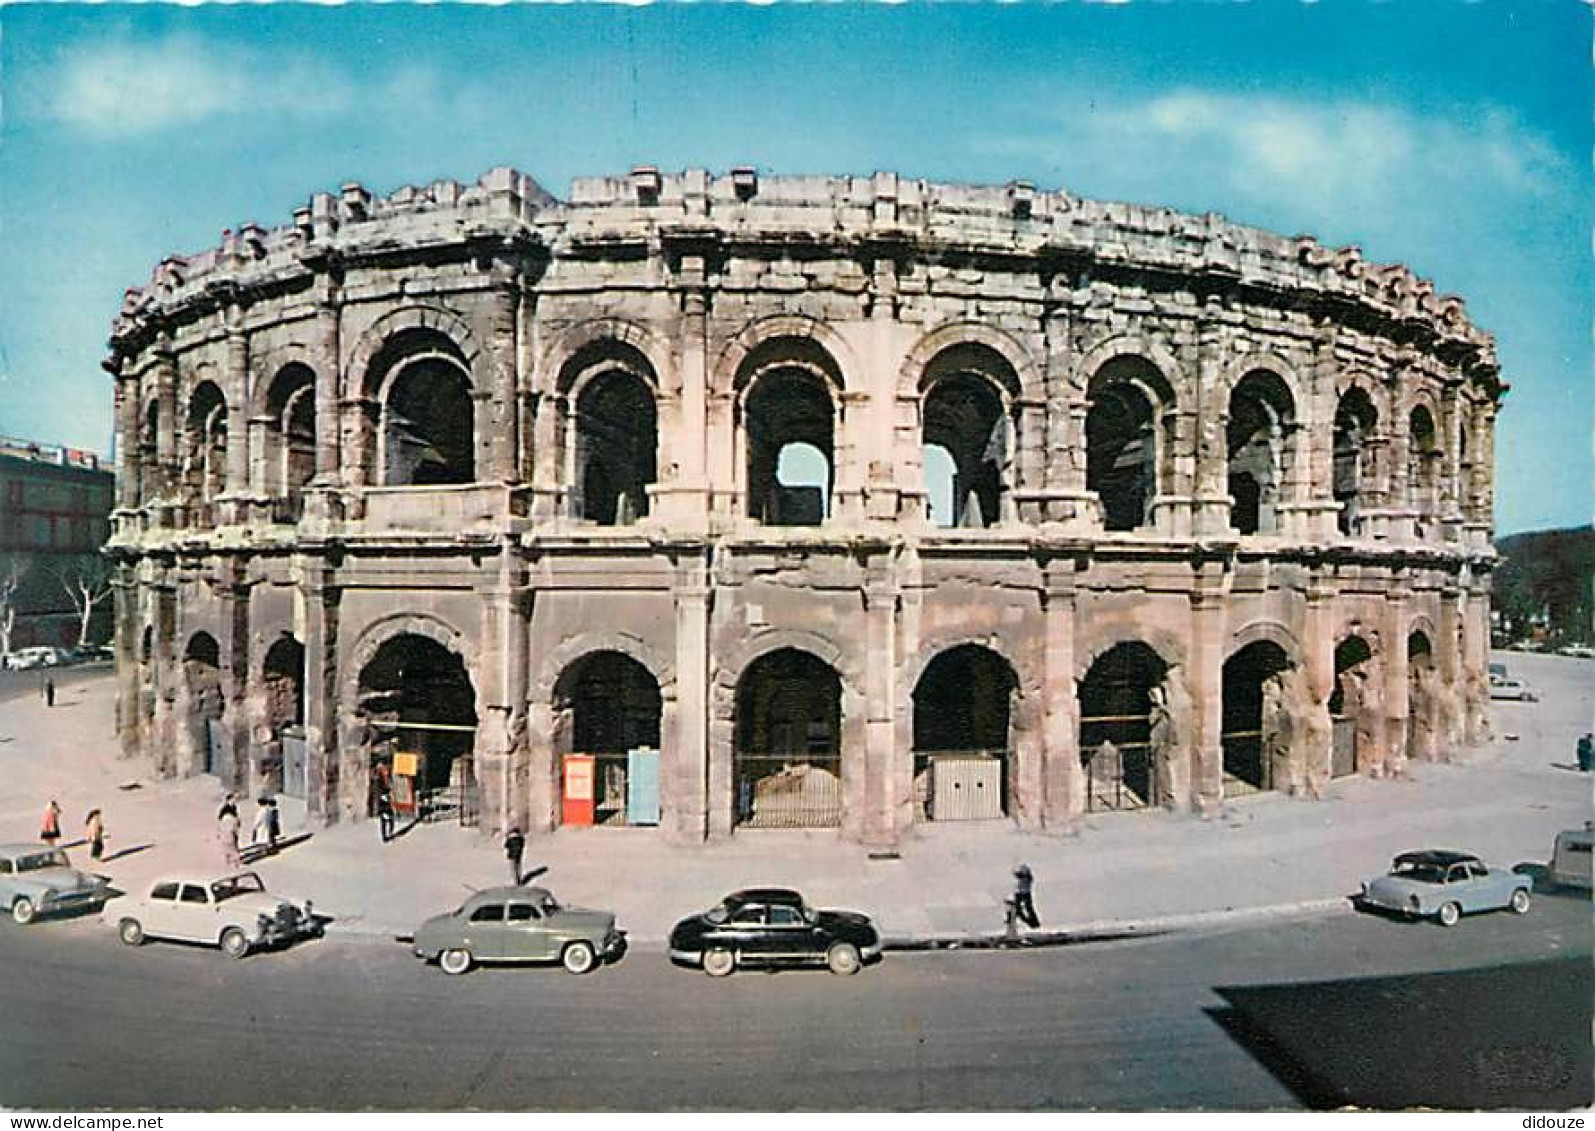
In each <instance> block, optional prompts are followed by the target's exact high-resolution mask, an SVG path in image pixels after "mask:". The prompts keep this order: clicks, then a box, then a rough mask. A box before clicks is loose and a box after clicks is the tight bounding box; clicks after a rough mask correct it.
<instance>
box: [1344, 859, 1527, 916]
mask: <svg viewBox="0 0 1595 1131" xmlns="http://www.w3.org/2000/svg"><path fill="white" fill-rule="evenodd" d="M1533 886H1534V881H1533V880H1531V879H1529V877H1527V876H1524V875H1519V874H1518V873H1516V872H1508V871H1506V870H1505V869H1501V868H1491V867H1489V866H1488V865H1486V864H1485V863H1484V861H1482V860H1480V859H1479V858H1478V857H1477V856H1474V855H1472V854H1470V853H1466V852H1449V851H1444V850H1440V849H1428V850H1425V851H1422V852H1404V853H1402V854H1401V855H1400V856H1397V857H1396V859H1395V863H1394V865H1392V867H1391V869H1390V874H1389V875H1386V876H1380V877H1379V878H1378V879H1375V880H1369V881H1368V882H1367V883H1365V884H1363V885H1362V895H1361V897H1360V900H1359V902H1361V903H1362V904H1363V905H1365V906H1368V907H1376V908H1380V909H1382V910H1385V911H1394V912H1396V913H1398V914H1401V915H1407V916H1411V917H1412V918H1431V917H1432V918H1434V919H1436V920H1438V921H1439V923H1440V925H1441V926H1443V927H1454V926H1456V925H1457V923H1458V922H1459V921H1460V920H1461V918H1462V916H1463V915H1466V914H1472V913H1473V912H1476V911H1499V910H1500V909H1502V908H1511V909H1512V910H1513V911H1514V912H1516V913H1517V914H1519V915H1522V914H1524V913H1526V912H1527V911H1528V909H1529V892H1530V890H1532V888H1533Z"/></svg>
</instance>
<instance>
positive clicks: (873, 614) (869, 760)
mask: <svg viewBox="0 0 1595 1131" xmlns="http://www.w3.org/2000/svg"><path fill="white" fill-rule="evenodd" d="M868 569H869V577H868V579H867V580H866V582H865V585H864V617H865V624H864V639H865V652H864V664H863V669H864V704H865V706H864V709H865V712H866V714H865V718H864V757H863V759H862V766H863V770H864V789H863V791H862V793H863V798H864V811H863V813H862V815H861V817H862V819H861V821H860V823H859V834H860V839H861V840H862V841H863V842H864V843H865V844H868V845H876V846H884V847H891V846H895V845H896V843H897V839H898V836H899V835H900V834H901V832H902V831H903V830H904V829H906V828H907V827H908V826H909V825H910V823H911V822H912V816H913V814H912V800H911V795H908V794H904V795H900V796H899V795H896V794H895V793H894V791H893V789H892V786H893V778H894V776H895V775H894V774H893V769H894V762H895V761H896V759H895V758H894V749H893V747H894V745H895V743H894V741H893V739H894V733H895V730H896V719H897V704H896V702H895V699H896V685H897V648H896V642H897V585H896V579H895V578H894V577H893V576H892V562H891V559H890V558H889V557H888V556H887V555H886V554H878V555H876V557H875V560H874V561H872V562H871V563H870V565H869V567H868ZM846 756H847V755H846V752H845V751H844V752H843V758H844V759H845V758H846ZM844 772H845V770H844Z"/></svg>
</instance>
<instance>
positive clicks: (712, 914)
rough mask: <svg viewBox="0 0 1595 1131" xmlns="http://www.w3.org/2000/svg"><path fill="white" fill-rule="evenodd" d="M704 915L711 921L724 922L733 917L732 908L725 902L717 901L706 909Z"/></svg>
mask: <svg viewBox="0 0 1595 1131" xmlns="http://www.w3.org/2000/svg"><path fill="white" fill-rule="evenodd" d="M703 917H704V918H705V919H707V920H709V922H711V923H724V922H725V921H726V920H727V919H729V918H731V909H730V908H729V907H727V906H726V905H725V904H723V903H717V904H715V905H714V906H713V907H711V908H709V910H707V911H705V912H704V913H703Z"/></svg>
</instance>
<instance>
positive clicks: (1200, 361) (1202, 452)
mask: <svg viewBox="0 0 1595 1131" xmlns="http://www.w3.org/2000/svg"><path fill="white" fill-rule="evenodd" d="M1209 313H1210V315H1213V316H1216V315H1219V314H1221V313H1222V306H1221V304H1219V302H1218V300H1217V299H1214V300H1212V301H1211V305H1210V309H1209ZM1225 345H1226V342H1225V339H1224V331H1223V328H1222V327H1221V326H1220V325H1218V324H1216V323H1214V322H1212V321H1207V322H1204V323H1203V325H1202V329H1201V334H1200V338H1199V342H1198V346H1197V362H1196V395H1197V402H1196V404H1197V407H1196V411H1197V419H1196V450H1195V459H1196V475H1195V483H1194V490H1193V491H1192V496H1193V498H1192V507H1193V509H1194V516H1193V520H1192V526H1193V531H1194V533H1195V534H1196V536H1197V537H1200V538H1231V537H1234V531H1233V530H1232V529H1231V528H1230V509H1231V506H1232V501H1231V499H1230V494H1229V437H1228V434H1227V431H1226V430H1227V428H1228V425H1229V400H1228V396H1227V389H1226V388H1225V385H1224V356H1225Z"/></svg>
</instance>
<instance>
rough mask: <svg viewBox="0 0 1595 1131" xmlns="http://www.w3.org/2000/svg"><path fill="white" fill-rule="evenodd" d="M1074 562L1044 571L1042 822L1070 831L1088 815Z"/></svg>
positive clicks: (1050, 565)
mask: <svg viewBox="0 0 1595 1131" xmlns="http://www.w3.org/2000/svg"><path fill="white" fill-rule="evenodd" d="M1079 568H1080V563H1077V562H1076V561H1075V560H1074V559H1072V558H1054V559H1052V560H1051V561H1048V562H1047V563H1046V566H1045V570H1046V574H1045V581H1044V584H1045V589H1044V590H1043V592H1042V602H1043V612H1042V615H1043V616H1044V618H1045V620H1046V637H1045V639H1046V645H1045V657H1046V659H1045V665H1044V669H1043V672H1042V689H1041V700H1042V708H1041V709H1042V721H1041V728H1042V771H1041V820H1042V824H1043V825H1044V826H1046V827H1049V828H1055V829H1063V830H1069V829H1072V828H1073V826H1074V822H1075V820H1076V819H1077V818H1078V817H1079V816H1080V815H1081V814H1082V813H1084V812H1085V800H1086V798H1085V774H1084V773H1082V772H1081V767H1080V710H1079V699H1078V697H1077V694H1076V689H1075V679H1074V614H1075V574H1076V572H1077V571H1078V570H1079Z"/></svg>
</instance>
